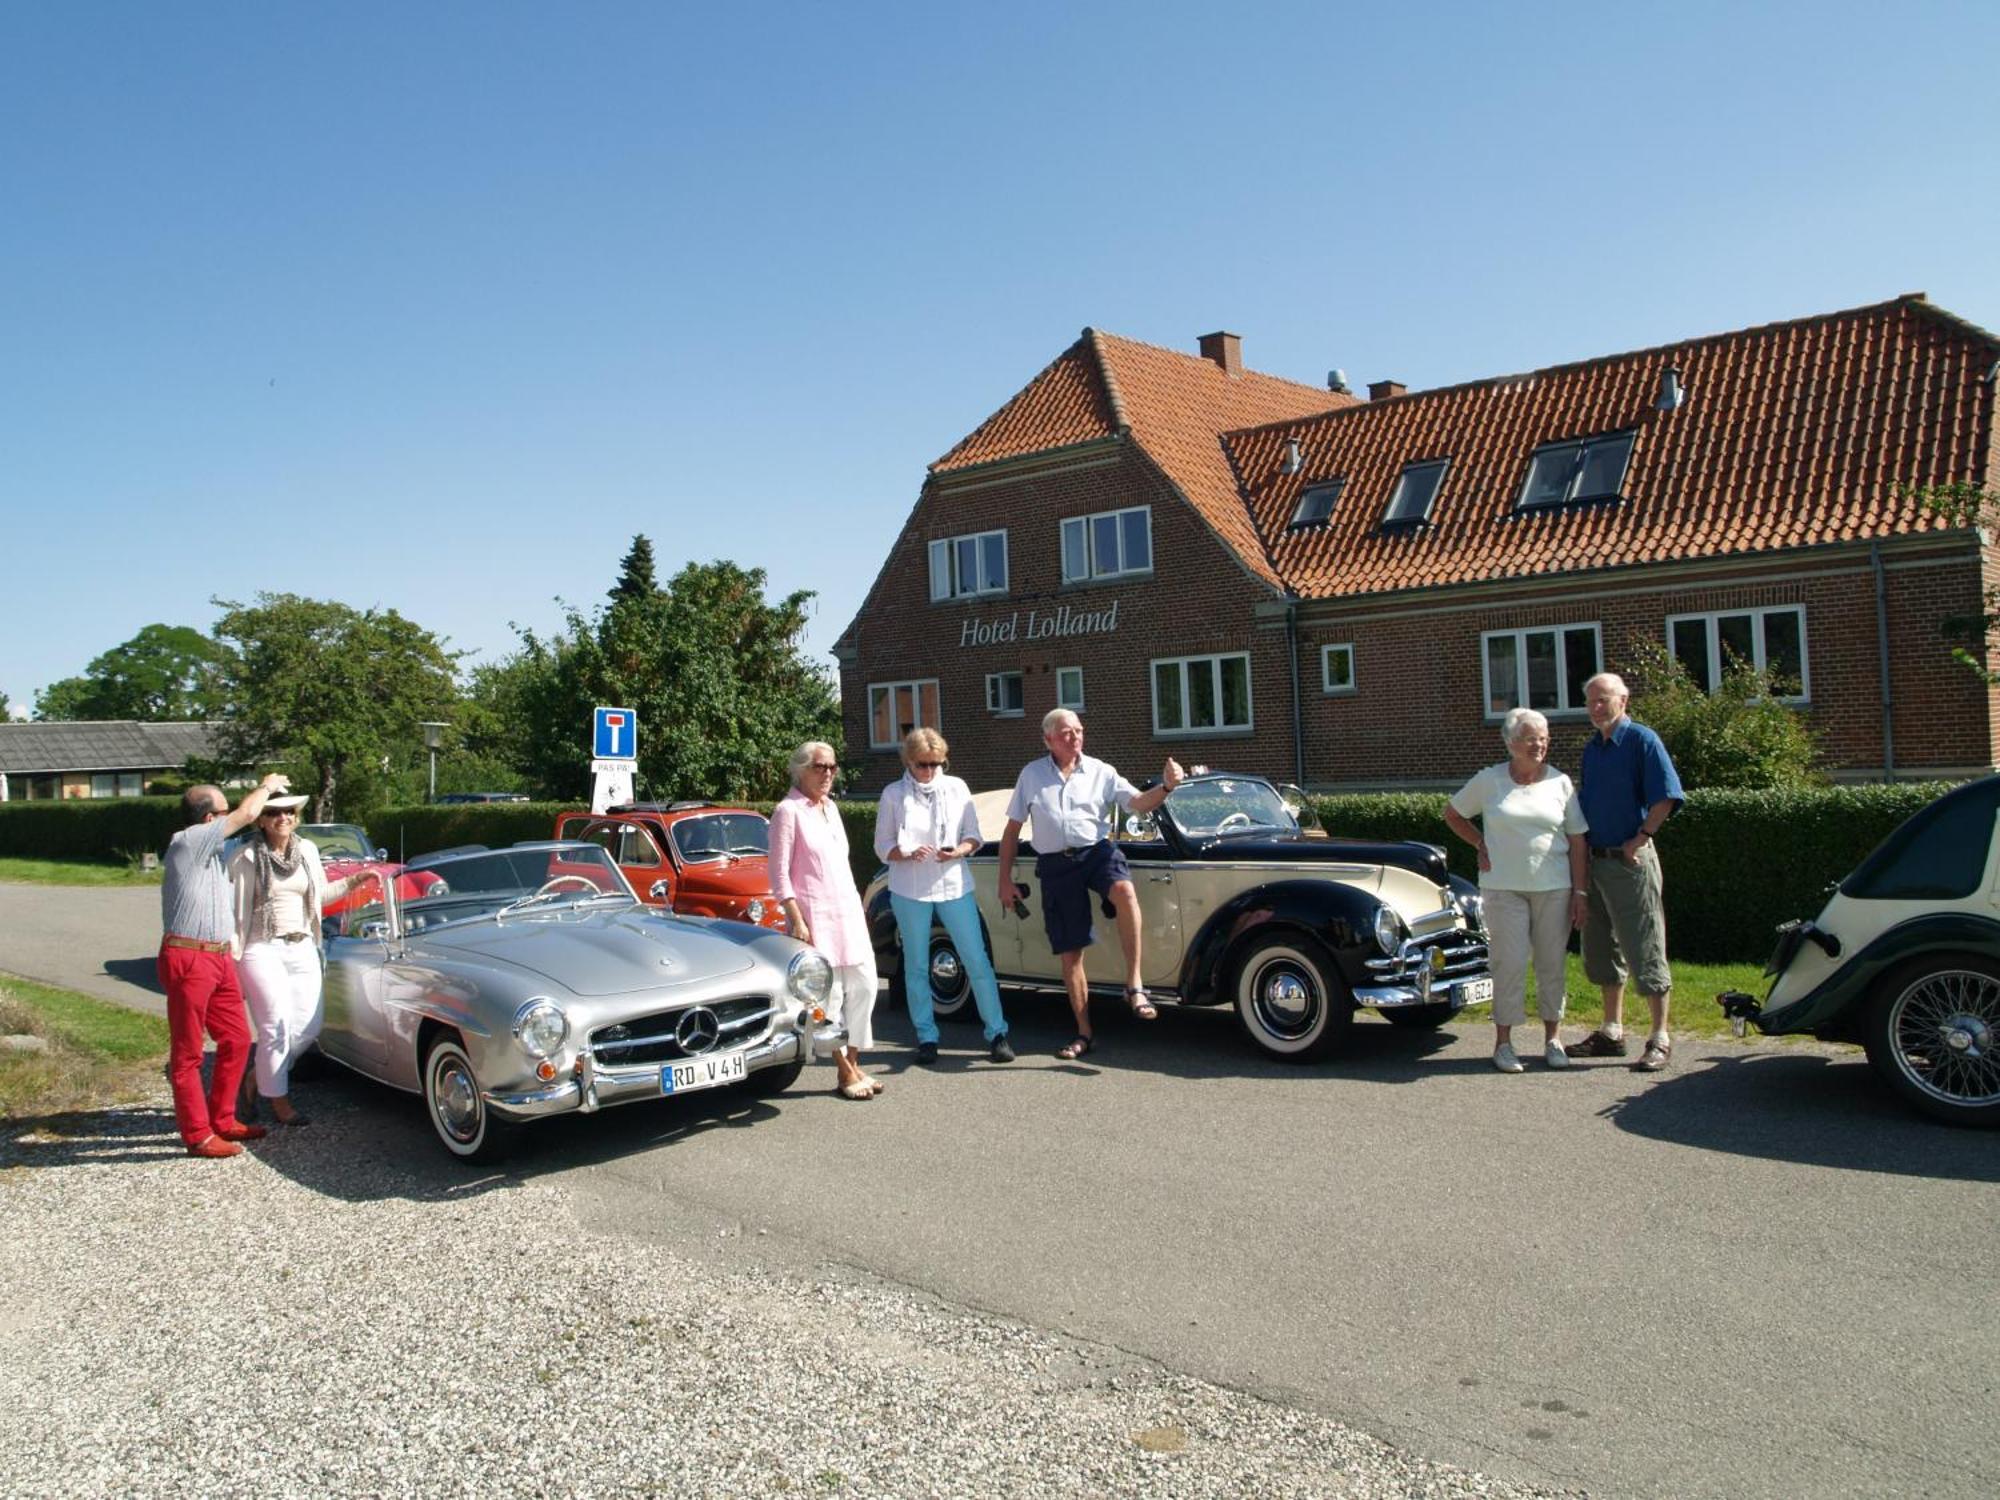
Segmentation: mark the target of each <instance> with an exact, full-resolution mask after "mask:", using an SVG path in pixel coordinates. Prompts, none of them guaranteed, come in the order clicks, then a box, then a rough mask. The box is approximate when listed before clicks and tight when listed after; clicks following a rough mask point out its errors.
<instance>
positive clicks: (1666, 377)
mask: <svg viewBox="0 0 2000 1500" xmlns="http://www.w3.org/2000/svg"><path fill="white" fill-rule="evenodd" d="M1686 399H1687V396H1686V394H1685V393H1684V392H1683V391H1682V390H1681V372H1680V371H1679V370H1677V369H1675V368H1674V367H1673V366H1672V365H1668V366H1667V367H1666V368H1665V369H1664V370H1662V371H1660V399H1659V400H1657V401H1655V402H1654V403H1653V405H1654V406H1656V407H1658V408H1659V409H1660V410H1661V411H1678V410H1679V409H1680V404H1681V402H1683V401H1685V400H1686Z"/></svg>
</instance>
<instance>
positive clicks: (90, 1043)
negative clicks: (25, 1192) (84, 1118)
mask: <svg viewBox="0 0 2000 1500" xmlns="http://www.w3.org/2000/svg"><path fill="white" fill-rule="evenodd" d="M0 1036H31V1037H38V1038H40V1039H41V1041H42V1042H43V1043H44V1044H45V1045H44V1046H43V1047H42V1048H41V1049H40V1050H34V1051H16V1050H14V1049H13V1048H0V1116H4V1117H5V1118H7V1119H10V1120H11V1119H25V1118H33V1117H36V1116H40V1115H48V1114H56V1113H59V1112H61V1111H65V1110H73V1109H87V1108H91V1107H94V1106H100V1105H105V1104H119V1103H125V1102H128V1101H130V1100H133V1099H136V1098H139V1097H141V1095H142V1094H143V1093H144V1092H145V1091H146V1089H147V1088H148V1087H150V1086H151V1084H152V1083H153V1082H154V1081H155V1080H157V1079H158V1077H159V1072H160V1063H161V1060H162V1059H163V1058H164V1057H165V1056H166V1052H167V1023H166V1021H165V1020H164V1019H162V1018H161V1017H159V1016H152V1015H147V1014H146V1013H145V1012H143V1011H136V1010H127V1009H126V1008H125V1007H124V1006H122V1005H113V1004H111V1003H110V1002H109V1001H106V1000H93V999H92V998H91V997H90V996H88V995H79V994H76V993H74V992H73V991H70V990H58V989H52V988H50V987H49V986H48V985H45V984H36V983H34V982H33V981H32V980H28V979H16V978H15V977H14V976H13V975H11V974H0Z"/></svg>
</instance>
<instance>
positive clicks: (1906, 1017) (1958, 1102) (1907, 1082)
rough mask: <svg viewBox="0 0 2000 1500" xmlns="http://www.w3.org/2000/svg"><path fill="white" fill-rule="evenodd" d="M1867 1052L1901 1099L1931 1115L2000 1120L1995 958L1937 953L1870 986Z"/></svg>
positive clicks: (1998, 968) (1999, 985) (1999, 975)
mask: <svg viewBox="0 0 2000 1500" xmlns="http://www.w3.org/2000/svg"><path fill="white" fill-rule="evenodd" d="M1866 1040H1867V1043H1868V1059H1869V1061H1870V1062H1872V1063H1874V1064H1875V1066H1876V1068H1877V1070H1878V1071H1879V1072H1880V1073H1881V1074H1882V1076H1883V1077H1884V1078H1885V1079H1887V1080H1888V1082H1889V1084H1890V1086H1891V1087H1892V1088H1894V1089H1895V1090H1896V1091H1897V1092H1898V1093H1900V1094H1902V1095H1903V1096H1904V1098H1906V1099H1907V1100H1909V1102H1910V1103H1911V1104H1913V1105H1915V1106H1916V1107H1917V1108H1918V1109H1920V1110H1923V1111H1924V1112H1925V1113H1926V1114H1929V1115H1932V1116H1934V1117H1936V1118H1938V1119H1942V1120H1950V1121H1953V1122H1955V1123H1958V1124H1971V1125H1994V1126H2000V965H1995V964H1993V963H1991V962H1989V961H1987V960H1984V959H1981V958H1974V957H1972V956H1971V955H1969V954H1939V955H1936V956H1934V957H1931V958H1926V959H1923V960H1920V961H1918V962H1917V963H1915V964H1913V965H1911V966H1909V967H1906V968H1905V969H1903V970H1902V971H1901V972H1900V973H1898V974H1897V975H1896V976H1894V977H1893V978H1892V979H1891V980H1890V981H1889V982H1888V983H1887V984H1886V985H1884V986H1883V988H1882V989H1881V991H1880V992H1879V993H1878V996H1877V999H1876V1002H1875V1007H1874V1010H1873V1013H1872V1016H1871V1024H1870V1025H1869V1028H1868V1034H1867V1038H1866Z"/></svg>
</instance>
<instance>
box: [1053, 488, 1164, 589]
mask: <svg viewBox="0 0 2000 1500" xmlns="http://www.w3.org/2000/svg"><path fill="white" fill-rule="evenodd" d="M1135 515H1136V516H1144V517H1145V518H1146V563H1145V566H1144V567H1138V568H1128V567H1126V566H1125V525H1124V520H1125V517H1127V516H1135ZM1111 519H1116V520H1117V522H1118V526H1117V532H1118V565H1117V566H1116V567H1106V566H1104V564H1103V561H1102V560H1101V559H1100V558H1099V557H1098V555H1097V526H1096V523H1097V522H1099V521H1104V520H1111ZM1071 527H1077V528H1078V529H1079V533H1080V536H1081V540H1080V542H1079V544H1078V546H1079V549H1080V550H1081V553H1082V560H1083V567H1082V569H1081V571H1078V570H1076V569H1073V568H1072V567H1071V563H1070V547H1069V538H1070V528H1071ZM1056 553H1057V556H1058V557H1060V558H1061V560H1062V581H1063V582H1064V583H1095V582H1098V581H1099V580H1102V579H1106V578H1143V577H1146V576H1148V575H1150V574H1151V573H1152V571H1153V507H1152V506H1150V505H1127V506H1124V507H1121V508H1120V509H1118V510H1099V511H1092V512H1091V513H1090V514H1089V515H1087V516H1064V517H1063V518H1062V519H1061V520H1060V521H1058V522H1056Z"/></svg>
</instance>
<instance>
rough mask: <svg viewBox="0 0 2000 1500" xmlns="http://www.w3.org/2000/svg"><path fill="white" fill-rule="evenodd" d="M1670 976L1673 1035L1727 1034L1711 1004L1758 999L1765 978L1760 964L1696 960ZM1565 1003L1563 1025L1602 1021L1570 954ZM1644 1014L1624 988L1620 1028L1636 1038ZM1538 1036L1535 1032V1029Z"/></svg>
mask: <svg viewBox="0 0 2000 1500" xmlns="http://www.w3.org/2000/svg"><path fill="white" fill-rule="evenodd" d="M1672 968H1673V975H1674V992H1673V1014H1672V1015H1671V1017H1670V1018H1669V1020H1668V1022H1667V1024H1668V1027H1669V1028H1670V1029H1671V1030H1672V1031H1673V1032H1674V1033H1675V1034H1676V1035H1685V1036H1715V1037H1719V1036H1728V1035H1729V1034H1730V1031H1729V1022H1728V1021H1726V1020H1724V1019H1723V1015H1722V1007H1721V1006H1719V1005H1717V1004H1716V1003H1715V997H1716V996H1717V995H1719V994H1721V993H1722V992H1723V991H1724V990H1748V991H1749V992H1750V993H1751V994H1753V995H1756V996H1758V997H1759V998H1762V996H1763V994H1764V991H1765V988H1766V981H1765V979H1764V966H1763V964H1762V963H1742V964H1695V963H1683V962H1682V961H1680V960H1679V959H1675V960H1673V961H1672ZM1567 987H1568V992H1569V1005H1568V1006H1567V1008H1566V1009H1565V1010H1564V1013H1563V1015H1564V1021H1565V1023H1566V1024H1567V1025H1571V1026H1581V1027H1584V1028H1593V1027H1595V1026H1597V1025H1598V1024H1599V1023H1600V1022H1601V1021H1603V1019H1604V999H1603V996H1602V995H1601V994H1599V992H1598V988H1597V986H1596V985H1594V984H1592V983H1591V982H1590V980H1589V979H1588V978H1587V977H1585V975H1584V972H1583V959H1582V958H1581V957H1579V956H1578V955H1576V954H1574V953H1572V954H1570V956H1569V979H1568V985H1567ZM1649 1014H1650V1013H1649V1012H1648V1011H1647V1009H1646V1002H1645V1001H1644V1000H1642V999H1641V998H1640V997H1639V993H1638V991H1637V990H1635V989H1633V988H1632V986H1631V985H1629V984H1628V985H1627V986H1626V987H1625V1029H1626V1031H1627V1032H1628V1033H1635V1034H1637V1035H1638V1036H1640V1037H1642V1038H1643V1037H1644V1036H1645V1034H1646V1028H1647V1026H1648V1025H1649V1024H1650V1023H1649V1021H1648V1016H1649ZM1536 1015H1537V1012H1536V1010H1535V978H1534V975H1533V974H1532V973H1530V974H1529V976H1528V1026H1529V1027H1530V1028H1533V1027H1535V1026H1537V1025H1539V1024H1540V1023H1539V1022H1538V1021H1537V1020H1536ZM1472 1016H1473V1018H1481V1017H1484V1018H1486V1019H1490V1018H1491V1017H1490V1013H1489V1012H1487V1011H1485V1010H1484V1009H1483V1008H1482V1009H1481V1010H1479V1011H1477V1012H1473V1013H1472ZM1538 1034H1539V1033H1538Z"/></svg>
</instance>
